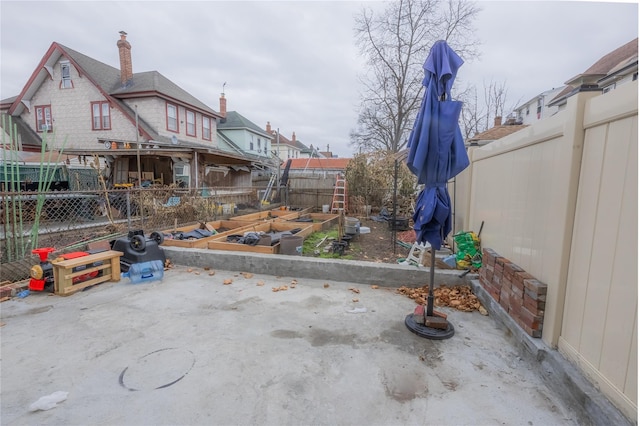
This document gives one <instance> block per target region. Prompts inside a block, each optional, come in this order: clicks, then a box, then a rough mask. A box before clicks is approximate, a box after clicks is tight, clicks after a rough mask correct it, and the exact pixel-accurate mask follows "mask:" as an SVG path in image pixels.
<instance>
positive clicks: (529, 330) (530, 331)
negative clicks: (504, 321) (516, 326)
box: [520, 324, 542, 338]
mask: <svg viewBox="0 0 640 426" xmlns="http://www.w3.org/2000/svg"><path fill="white" fill-rule="evenodd" d="M520 328H522V329H523V330H524V331H525V333H527V334H528V335H529V336H531V337H535V338H540V337H542V327H540V330H534V329H532V328H529V327H527V326H526V325H524V324H523V325H521V326H520Z"/></svg>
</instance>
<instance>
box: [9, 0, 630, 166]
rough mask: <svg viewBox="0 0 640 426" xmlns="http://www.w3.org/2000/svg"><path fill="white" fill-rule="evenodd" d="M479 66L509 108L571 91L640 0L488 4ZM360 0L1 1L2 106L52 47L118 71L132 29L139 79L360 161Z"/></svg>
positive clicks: (615, 41)
mask: <svg viewBox="0 0 640 426" xmlns="http://www.w3.org/2000/svg"><path fill="white" fill-rule="evenodd" d="M478 5H479V6H480V8H481V9H482V11H481V13H480V15H479V17H478V19H477V21H476V22H475V26H476V28H477V37H478V39H479V40H480V42H481V43H482V45H481V49H480V50H481V52H482V56H481V58H480V59H478V60H475V61H473V62H469V61H467V63H465V64H464V65H463V66H462V68H461V69H460V71H459V73H458V78H457V80H456V84H467V83H472V84H476V85H477V87H478V88H479V91H482V87H483V85H484V83H485V82H489V81H491V80H493V81H497V82H505V83H506V87H507V89H508V94H509V97H508V101H507V106H515V104H519V103H522V102H525V101H528V100H529V99H531V98H533V97H534V96H535V95H537V94H539V93H541V92H543V91H545V90H548V89H551V88H554V87H560V86H563V83H564V82H565V81H566V80H568V79H569V78H571V77H573V76H575V75H577V74H579V73H581V72H583V71H585V70H586V69H587V68H588V67H589V66H591V65H592V64H593V63H594V62H596V61H597V60H598V59H600V58H601V57H602V56H603V55H605V54H607V53H608V52H610V51H612V50H614V49H616V48H617V47H620V46H621V45H623V44H625V43H627V42H629V41H631V40H633V39H634V38H636V37H638V4H637V2H635V1H633V2H629V1H627V2H626V3H612V2H576V1H571V2H558V1H548V2H541V1H531V2H525V1H509V2H507V1H479V2H478ZM362 6H367V7H376V8H380V7H381V3H380V2H373V1H368V2H352V1H320V2H307V1H282V2H276V1H258V2H244V1H233V2H232V1H201V2H178V1H171V2H157V1H156V2H151V1H141V2H134V1H128V2H112V1H106V2H95V1H87V2H81V1H73V2H57V1H44V2H33V1H6V0H0V64H1V67H0V82H1V85H0V99H5V98H8V97H11V96H15V95H18V94H19V93H20V91H21V90H22V88H23V86H24V84H25V83H26V82H27V80H28V78H29V76H30V75H31V73H32V72H33V71H34V69H35V67H36V66H37V64H38V62H39V61H40V59H41V58H42V56H43V55H44V54H45V52H46V51H47V49H48V48H49V46H50V45H51V43H52V42H54V41H56V42H59V43H61V44H63V45H65V46H67V47H70V48H72V49H74V50H77V51H79V52H81V53H83V54H85V55H88V56H90V57H93V58H94V59H97V60H99V61H102V62H104V63H106V64H109V65H111V66H114V67H116V68H118V67H119V59H118V50H117V47H116V42H117V40H118V39H119V34H118V32H119V31H121V30H124V31H126V32H127V33H128V34H129V35H128V38H127V40H128V41H129V42H130V43H131V46H132V49H131V51H132V62H133V69H134V72H142V71H152V70H156V71H158V72H160V73H161V74H163V75H165V76H166V77H167V78H169V79H170V80H172V81H173V82H174V83H176V84H178V85H179V86H181V87H183V88H184V89H185V90H187V91H188V92H189V93H191V94H192V95H194V96H195V97H197V98H198V99H200V100H201V101H203V102H204V103H206V104H207V105H209V106H210V107H212V108H213V109H215V110H216V111H217V110H219V97H220V93H221V92H222V89H223V84H224V83H225V82H226V86H225V88H224V91H225V94H226V98H227V109H228V110H229V111H237V112H239V113H240V114H242V115H243V116H245V117H246V118H248V119H249V120H251V121H252V122H254V123H255V124H257V125H258V126H260V127H262V128H264V127H265V125H266V123H267V121H270V122H271V126H272V127H273V128H274V129H276V128H279V129H280V132H281V133H282V134H283V135H284V136H286V137H288V138H290V137H291V134H292V132H295V133H296V136H297V138H298V139H299V140H300V141H302V142H303V143H305V144H306V145H307V146H308V145H310V144H313V146H314V147H320V148H321V149H326V146H327V144H329V146H330V149H331V151H333V152H334V154H339V155H340V156H351V155H352V152H353V148H352V147H350V146H349V132H350V130H351V129H353V128H354V127H355V125H356V120H357V112H356V111H357V106H358V90H359V85H358V84H359V83H358V79H357V75H358V73H359V72H361V71H362V70H363V68H362V67H363V61H362V60H361V59H360V58H359V56H358V52H357V50H356V48H355V45H354V33H353V27H354V16H355V14H357V13H358V11H359V10H360V9H361V7H362Z"/></svg>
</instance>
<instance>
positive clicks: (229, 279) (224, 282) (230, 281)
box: [222, 278, 233, 285]
mask: <svg viewBox="0 0 640 426" xmlns="http://www.w3.org/2000/svg"><path fill="white" fill-rule="evenodd" d="M232 282H233V280H232V279H231V278H227V279H226V280H224V281H222V284H224V285H229V284H231V283H232Z"/></svg>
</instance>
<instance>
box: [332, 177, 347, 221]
mask: <svg viewBox="0 0 640 426" xmlns="http://www.w3.org/2000/svg"><path fill="white" fill-rule="evenodd" d="M340 212H345V213H346V212H347V181H346V180H345V178H344V176H343V175H341V174H338V175H336V184H335V186H334V188H333V200H332V201H331V213H340Z"/></svg>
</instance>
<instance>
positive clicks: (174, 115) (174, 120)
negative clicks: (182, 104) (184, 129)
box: [167, 104, 179, 132]
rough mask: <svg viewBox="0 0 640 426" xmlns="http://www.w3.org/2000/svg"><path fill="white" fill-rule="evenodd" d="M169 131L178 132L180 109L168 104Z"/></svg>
mask: <svg viewBox="0 0 640 426" xmlns="http://www.w3.org/2000/svg"><path fill="white" fill-rule="evenodd" d="M167 130H171V131H172V132H178V130H179V128H178V107H177V106H175V105H173V104H167Z"/></svg>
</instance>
